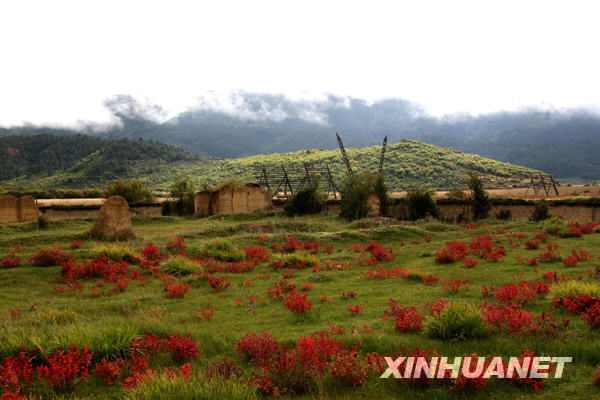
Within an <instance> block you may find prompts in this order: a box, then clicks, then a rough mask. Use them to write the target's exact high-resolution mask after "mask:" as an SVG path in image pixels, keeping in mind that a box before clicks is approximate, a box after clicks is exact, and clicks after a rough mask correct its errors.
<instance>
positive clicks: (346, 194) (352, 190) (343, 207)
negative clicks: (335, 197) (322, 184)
mask: <svg viewBox="0 0 600 400" xmlns="http://www.w3.org/2000/svg"><path fill="white" fill-rule="evenodd" d="M340 194H341V196H342V200H341V202H340V216H341V217H342V218H344V219H346V220H348V221H354V220H357V219H361V218H365V217H366V216H367V214H368V212H369V207H368V204H367V200H368V198H369V196H370V195H372V194H375V195H377V197H378V199H379V204H380V210H379V211H380V212H381V213H384V212H385V205H386V203H387V187H386V185H385V181H384V179H383V176H382V175H381V174H370V173H365V174H362V175H360V176H348V177H347V178H346V180H345V181H344V183H343V185H342V187H341V189H340Z"/></svg>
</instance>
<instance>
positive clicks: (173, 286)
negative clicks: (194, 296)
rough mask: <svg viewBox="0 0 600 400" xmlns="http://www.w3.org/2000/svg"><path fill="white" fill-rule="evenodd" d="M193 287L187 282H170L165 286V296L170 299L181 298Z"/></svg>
mask: <svg viewBox="0 0 600 400" xmlns="http://www.w3.org/2000/svg"><path fill="white" fill-rule="evenodd" d="M191 288H192V287H191V286H190V285H188V284H187V283H185V282H169V283H166V284H165V296H166V297H168V298H170V299H175V298H181V297H183V296H185V294H186V293H187V292H189V291H190V289H191Z"/></svg>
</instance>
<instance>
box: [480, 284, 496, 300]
mask: <svg viewBox="0 0 600 400" xmlns="http://www.w3.org/2000/svg"><path fill="white" fill-rule="evenodd" d="M498 290H499V288H498V286H496V285H490V286H485V285H484V286H483V287H482V288H481V296H482V297H495V296H496V293H498Z"/></svg>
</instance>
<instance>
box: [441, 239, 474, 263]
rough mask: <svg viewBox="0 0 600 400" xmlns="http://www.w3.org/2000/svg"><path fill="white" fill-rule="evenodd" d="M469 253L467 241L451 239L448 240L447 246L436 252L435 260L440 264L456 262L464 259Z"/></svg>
mask: <svg viewBox="0 0 600 400" xmlns="http://www.w3.org/2000/svg"><path fill="white" fill-rule="evenodd" d="M467 254H468V251H467V244H466V243H465V242H459V241H450V242H446V246H444V247H443V248H442V249H441V250H438V251H437V252H436V253H435V261H436V262H438V263H440V264H449V263H454V262H457V261H460V260H462V259H464V258H465V257H466V256H467Z"/></svg>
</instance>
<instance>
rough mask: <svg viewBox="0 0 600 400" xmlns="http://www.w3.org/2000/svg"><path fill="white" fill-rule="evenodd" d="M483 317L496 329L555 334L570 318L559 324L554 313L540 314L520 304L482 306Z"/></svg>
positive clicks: (519, 332) (517, 332) (525, 333)
mask: <svg viewBox="0 0 600 400" xmlns="http://www.w3.org/2000/svg"><path fill="white" fill-rule="evenodd" d="M481 310H482V314H481V318H482V319H483V320H484V321H485V322H486V323H487V324H488V326H489V327H490V328H492V329H494V330H497V331H501V330H505V331H508V332H510V333H511V334H514V335H534V334H537V335H543V336H547V337H550V336H555V335H556V333H557V332H558V330H559V329H563V328H566V327H567V326H568V325H569V320H568V319H564V320H563V321H562V324H559V323H558V322H557V321H556V319H555V318H554V315H553V314H549V313H546V312H542V313H541V314H540V315H539V316H537V317H536V316H535V315H534V314H533V313H531V312H529V311H526V310H523V308H522V307H521V306H520V305H518V304H507V305H500V306H495V305H490V304H487V303H484V304H483V305H482V306H481Z"/></svg>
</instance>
